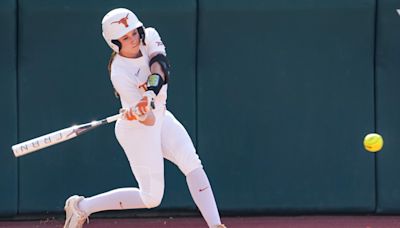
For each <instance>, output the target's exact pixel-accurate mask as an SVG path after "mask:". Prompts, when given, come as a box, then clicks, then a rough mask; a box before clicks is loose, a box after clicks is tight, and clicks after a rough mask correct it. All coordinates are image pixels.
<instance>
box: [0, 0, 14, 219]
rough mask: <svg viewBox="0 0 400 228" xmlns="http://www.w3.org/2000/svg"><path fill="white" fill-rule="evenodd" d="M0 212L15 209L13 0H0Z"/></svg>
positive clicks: (10, 212)
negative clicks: (0, 121)
mask: <svg viewBox="0 0 400 228" xmlns="http://www.w3.org/2000/svg"><path fill="white" fill-rule="evenodd" d="M0 27H1V28H2V35H1V36H0V50H1V52H0V87H1V89H0V107H1V112H0V119H1V120H2V124H1V127H0V138H1V140H0V193H1V194H0V216H11V215H15V214H16V213H17V201H18V177H17V167H18V162H17V159H16V158H14V155H13V153H12V151H11V146H12V145H13V144H15V143H16V142H17V118H18V114H17V92H16V88H17V86H16V82H17V71H16V69H17V65H16V62H17V61H16V60H17V57H16V56H17V49H16V48H17V46H16V41H17V38H16V35H17V30H16V28H17V26H16V2H15V1H14V0H4V1H0Z"/></svg>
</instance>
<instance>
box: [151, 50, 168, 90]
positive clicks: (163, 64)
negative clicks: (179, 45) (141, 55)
mask: <svg viewBox="0 0 400 228" xmlns="http://www.w3.org/2000/svg"><path fill="white" fill-rule="evenodd" d="M155 62H158V63H159V64H160V66H161V69H162V71H163V73H164V78H165V81H164V84H167V83H168V78H169V69H170V67H171V66H170V65H169V62H168V59H167V57H166V56H165V55H163V54H158V55H156V56H154V57H153V58H151V59H150V62H149V66H150V68H151V65H153V63H155Z"/></svg>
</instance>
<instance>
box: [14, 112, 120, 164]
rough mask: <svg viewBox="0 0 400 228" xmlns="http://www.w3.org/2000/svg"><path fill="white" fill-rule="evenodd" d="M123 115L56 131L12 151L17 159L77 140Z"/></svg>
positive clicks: (19, 145) (29, 141)
mask: <svg viewBox="0 0 400 228" xmlns="http://www.w3.org/2000/svg"><path fill="white" fill-rule="evenodd" d="M121 115H122V114H121V113H119V114H117V115H114V116H110V117H107V118H105V119H102V120H98V121H97V120H96V121H92V122H90V123H85V124H81V125H77V126H72V127H68V128H64V129H62V130H59V131H55V132H52V133H49V134H47V135H43V136H40V137H37V138H34V139H31V140H28V141H25V142H22V143H19V144H16V145H14V146H12V150H13V152H14V155H15V157H20V156H23V155H26V154H29V153H32V152H34V151H37V150H40V149H43V148H46V147H48V146H51V145H54V144H57V143H60V142H64V141H67V140H69V139H72V138H75V137H76V136H78V135H81V134H83V133H85V132H88V131H90V130H92V129H94V128H96V127H98V126H101V125H104V124H108V123H111V122H114V121H116V120H117V119H118V118H120V117H121Z"/></svg>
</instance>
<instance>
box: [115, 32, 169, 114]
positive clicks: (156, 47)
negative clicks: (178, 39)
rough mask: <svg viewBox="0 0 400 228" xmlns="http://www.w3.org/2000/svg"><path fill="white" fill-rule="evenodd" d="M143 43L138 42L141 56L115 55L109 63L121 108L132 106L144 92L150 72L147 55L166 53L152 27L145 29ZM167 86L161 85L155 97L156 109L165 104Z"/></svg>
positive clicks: (163, 106)
mask: <svg viewBox="0 0 400 228" xmlns="http://www.w3.org/2000/svg"><path fill="white" fill-rule="evenodd" d="M145 43H146V45H143V44H142V43H141V44H140V51H141V53H142V56H141V57H139V58H125V57H123V56H121V55H116V56H115V58H114V61H113V63H112V65H111V82H112V84H113V86H114V88H115V90H117V92H118V94H119V96H120V99H121V105H122V107H123V108H128V107H134V106H135V105H136V104H137V103H138V102H139V101H140V99H142V96H143V93H144V89H143V88H142V86H143V85H144V84H145V83H146V82H147V78H148V76H149V75H150V74H151V72H150V67H149V62H150V58H149V56H150V55H152V54H153V53H163V54H165V55H166V52H165V46H164V44H163V43H162V41H161V38H160V36H159V35H158V32H157V31H156V30H155V29H154V28H146V29H145ZM167 87H168V86H167V85H163V87H162V88H161V90H160V92H159V93H158V95H157V97H156V98H155V102H154V104H155V106H156V110H158V109H161V108H162V109H164V108H165V106H166V101H167Z"/></svg>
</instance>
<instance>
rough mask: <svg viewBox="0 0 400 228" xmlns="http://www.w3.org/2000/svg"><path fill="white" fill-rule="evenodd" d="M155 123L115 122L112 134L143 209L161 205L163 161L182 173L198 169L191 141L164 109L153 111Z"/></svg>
mask: <svg viewBox="0 0 400 228" xmlns="http://www.w3.org/2000/svg"><path fill="white" fill-rule="evenodd" d="M154 114H155V117H156V123H155V124H154V126H145V125H143V124H141V123H139V122H137V121H127V120H119V121H117V123H116V125H115V135H116V137H117V140H118V141H119V143H120V145H121V146H122V148H123V149H124V151H125V154H126V156H127V158H128V160H129V163H130V166H131V169H132V172H133V174H134V176H135V178H136V180H137V182H138V184H139V190H140V196H141V198H142V200H143V203H144V204H145V205H146V207H147V208H153V207H156V206H158V205H159V204H160V203H161V200H162V197H163V194H164V161H163V159H164V158H166V159H168V160H170V161H171V162H173V163H174V164H176V165H177V166H178V167H179V169H180V170H181V171H182V172H183V173H184V174H185V176H186V175H187V174H189V173H190V172H191V171H193V170H195V169H197V168H202V165H201V161H200V159H199V157H198V155H197V154H196V150H195V148H194V146H193V143H192V140H191V139H190V137H189V134H188V133H187V131H186V130H185V128H184V127H183V126H182V124H181V123H179V121H178V120H177V119H176V118H175V117H174V116H173V115H172V114H171V113H170V112H169V111H165V110H163V109H162V110H160V109H158V110H155V111H154Z"/></svg>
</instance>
